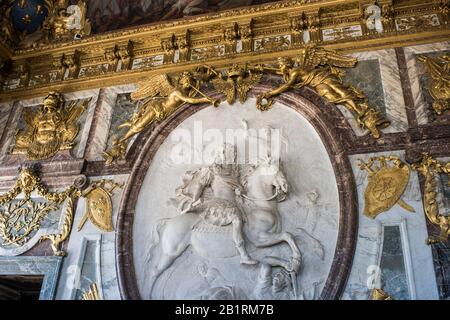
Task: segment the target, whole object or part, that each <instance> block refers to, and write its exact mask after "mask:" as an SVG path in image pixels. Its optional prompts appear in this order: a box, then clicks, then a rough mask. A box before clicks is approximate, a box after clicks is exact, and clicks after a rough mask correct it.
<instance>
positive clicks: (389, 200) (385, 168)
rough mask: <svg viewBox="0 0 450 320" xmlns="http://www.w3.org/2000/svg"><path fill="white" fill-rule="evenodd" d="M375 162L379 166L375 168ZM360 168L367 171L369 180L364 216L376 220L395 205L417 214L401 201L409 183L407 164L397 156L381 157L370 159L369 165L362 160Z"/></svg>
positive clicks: (365, 194) (365, 193)
mask: <svg viewBox="0 0 450 320" xmlns="http://www.w3.org/2000/svg"><path fill="white" fill-rule="evenodd" d="M375 162H377V163H378V164H379V165H378V166H374V165H375ZM389 164H391V166H389ZM359 167H360V169H361V170H366V171H367V173H368V180H369V182H368V184H367V188H366V190H365V192H364V200H365V208H364V215H366V216H367V217H369V218H372V219H375V218H376V217H377V216H378V215H379V214H380V213H382V212H385V211H388V210H389V209H391V208H392V207H393V206H394V205H395V204H398V205H400V206H401V207H402V208H403V209H405V210H407V211H409V212H415V210H414V208H412V207H411V206H410V205H408V204H407V203H405V202H404V201H403V200H402V199H400V197H401V196H402V194H403V192H404V191H405V189H406V186H407V185H408V182H409V176H410V168H409V166H408V165H407V164H405V163H404V162H402V161H401V160H400V159H399V158H398V157H395V156H388V157H385V156H380V157H374V158H370V159H369V160H368V162H367V163H366V162H364V161H362V160H360V163H359Z"/></svg>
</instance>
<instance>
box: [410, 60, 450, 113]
mask: <svg viewBox="0 0 450 320" xmlns="http://www.w3.org/2000/svg"><path fill="white" fill-rule="evenodd" d="M417 59H418V60H419V61H420V62H422V63H423V64H424V65H425V67H426V69H427V71H428V74H429V75H430V78H431V79H430V83H429V86H428V91H429V92H430V95H431V97H432V98H433V100H434V101H433V109H434V111H436V113H437V114H438V115H441V114H443V113H444V112H445V110H448V109H450V55H448V54H443V55H441V56H438V57H431V56H426V55H419V56H417Z"/></svg>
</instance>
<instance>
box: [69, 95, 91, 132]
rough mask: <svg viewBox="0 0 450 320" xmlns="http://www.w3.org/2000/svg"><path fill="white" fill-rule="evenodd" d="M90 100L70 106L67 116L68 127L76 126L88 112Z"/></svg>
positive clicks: (72, 103)
mask: <svg viewBox="0 0 450 320" xmlns="http://www.w3.org/2000/svg"><path fill="white" fill-rule="evenodd" d="M89 101H90V99H89V100H83V101H82V102H79V101H77V100H75V101H72V102H70V104H69V106H68V107H67V108H66V110H67V113H66V114H67V116H66V121H65V122H66V127H69V126H72V125H74V124H75V123H76V122H77V120H78V119H79V118H80V116H81V115H82V114H83V112H84V111H85V110H86V107H87V104H88V102H89Z"/></svg>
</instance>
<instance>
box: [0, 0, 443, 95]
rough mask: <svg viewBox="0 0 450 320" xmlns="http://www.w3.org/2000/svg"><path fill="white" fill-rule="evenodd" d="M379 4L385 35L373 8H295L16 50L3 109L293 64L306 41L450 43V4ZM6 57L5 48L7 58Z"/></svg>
mask: <svg viewBox="0 0 450 320" xmlns="http://www.w3.org/2000/svg"><path fill="white" fill-rule="evenodd" d="M378 3H379V10H380V15H379V20H380V23H381V24H382V26H383V28H382V30H374V29H373V28H372V29H370V28H369V24H368V20H370V19H371V18H372V16H371V15H370V14H369V13H367V12H366V10H367V7H368V6H370V5H372V4H373V1H368V0H353V1H346V0H334V1H327V0H321V1H320V0H317V1H314V0H312V1H289V2H277V3H271V4H265V5H261V6H253V7H248V8H245V9H240V10H229V11H224V12H220V13H217V14H212V15H208V16H199V17H193V18H190V19H183V20H178V21H175V22H167V23H160V24H155V25H147V26H140V27H136V28H130V29H124V30H120V31H115V32H109V33H105V34H99V35H95V36H90V37H85V38H83V39H81V40H77V41H72V42H64V43H61V42H59V43H57V42H55V43H52V44H45V45H40V46H36V47H35V48H30V49H16V50H15V51H14V53H12V54H11V57H10V58H11V59H12V60H13V66H12V72H9V73H8V74H7V75H6V77H4V79H3V80H4V84H3V86H2V89H1V90H2V91H1V92H0V101H7V100H14V99H17V98H19V97H20V98H22V99H23V98H27V97H33V96H40V95H44V94H45V93H46V92H48V91H49V89H50V88H52V89H57V90H60V91H62V92H68V91H75V90H83V89H87V88H95V87H105V86H111V85H116V84H122V83H133V82H135V81H138V80H140V79H142V78H144V77H146V76H149V75H152V74H157V73H171V72H178V71H182V70H186V69H191V68H193V67H196V66H200V65H203V64H208V65H211V66H214V67H217V68H223V67H226V66H229V65H230V64H232V63H240V62H241V63H242V62H259V61H265V62H270V61H271V60H274V59H275V58H277V57H279V56H280V55H283V56H294V55H295V54H296V50H298V48H300V47H303V46H304V45H305V42H308V41H310V42H313V43H316V44H319V45H320V46H322V47H325V48H329V49H335V50H340V51H343V52H345V53H351V52H358V51H367V50H376V49H382V48H390V47H399V46H408V45H414V44H420V43H431V42H438V41H446V40H448V39H450V28H449V24H448V7H449V4H448V0H432V1H428V2H425V3H424V2H423V1H416V0H411V1H407V2H404V1H402V2H401V3H400V4H399V5H398V6H395V1H394V5H393V4H392V0H380V1H378ZM305 37H306V38H305ZM308 38H309V40H308ZM304 39H306V41H305V40H304ZM2 49H3V50H2ZM5 50H6V51H7V50H8V49H7V48H6V47H1V46H0V54H2V52H3V54H2V55H3V57H8V56H7V55H6V54H5Z"/></svg>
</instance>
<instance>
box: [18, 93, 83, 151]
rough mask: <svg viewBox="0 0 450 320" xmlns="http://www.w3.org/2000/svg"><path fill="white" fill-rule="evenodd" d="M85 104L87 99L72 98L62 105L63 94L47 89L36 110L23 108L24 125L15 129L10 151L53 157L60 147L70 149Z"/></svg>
mask: <svg viewBox="0 0 450 320" xmlns="http://www.w3.org/2000/svg"><path fill="white" fill-rule="evenodd" d="M87 103H88V100H84V101H83V102H82V103H78V102H77V101H74V102H72V103H71V104H70V105H69V106H68V107H64V99H63V97H62V95H61V94H59V93H57V92H50V93H49V94H48V96H47V97H46V98H45V99H44V105H43V106H41V107H40V109H39V111H38V112H36V113H34V112H33V111H30V110H25V111H24V113H23V119H24V121H25V128H24V129H19V130H18V131H17V133H16V142H15V145H14V148H13V150H12V153H13V154H26V155H27V156H28V158H29V159H32V160H42V159H48V158H51V157H53V156H54V155H55V154H56V153H57V152H58V151H60V150H69V149H71V148H72V147H73V145H74V140H75V138H76V137H77V135H78V131H79V126H78V124H77V120H78V118H79V117H80V116H81V114H83V112H84V110H85V109H86V105H87Z"/></svg>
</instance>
